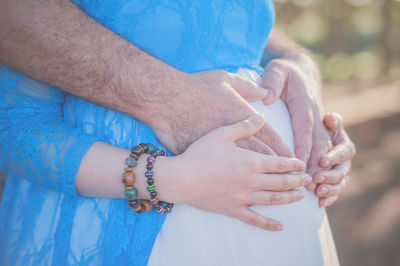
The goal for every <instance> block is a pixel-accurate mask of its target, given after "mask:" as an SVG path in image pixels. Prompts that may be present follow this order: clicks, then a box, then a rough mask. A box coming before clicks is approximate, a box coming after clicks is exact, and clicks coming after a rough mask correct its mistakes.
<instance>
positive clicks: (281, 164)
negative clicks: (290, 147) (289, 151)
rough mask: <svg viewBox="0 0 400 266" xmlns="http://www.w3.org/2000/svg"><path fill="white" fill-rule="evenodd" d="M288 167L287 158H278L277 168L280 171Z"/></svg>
mask: <svg viewBox="0 0 400 266" xmlns="http://www.w3.org/2000/svg"><path fill="white" fill-rule="evenodd" d="M288 168H289V162H288V161H287V160H284V159H280V160H279V161H278V169H279V170H280V171H284V170H286V169H288Z"/></svg>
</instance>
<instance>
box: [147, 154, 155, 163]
mask: <svg viewBox="0 0 400 266" xmlns="http://www.w3.org/2000/svg"><path fill="white" fill-rule="evenodd" d="M155 161H156V158H155V157H154V156H153V155H150V156H149V157H147V162H148V163H151V164H153V163H154V162H155Z"/></svg>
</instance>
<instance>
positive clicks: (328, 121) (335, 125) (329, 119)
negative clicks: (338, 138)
mask: <svg viewBox="0 0 400 266" xmlns="http://www.w3.org/2000/svg"><path fill="white" fill-rule="evenodd" d="M324 125H325V126H326V127H327V128H328V129H329V130H331V131H338V130H341V129H342V128H343V118H342V116H341V115H340V114H339V113H329V114H326V115H325V116H324Z"/></svg>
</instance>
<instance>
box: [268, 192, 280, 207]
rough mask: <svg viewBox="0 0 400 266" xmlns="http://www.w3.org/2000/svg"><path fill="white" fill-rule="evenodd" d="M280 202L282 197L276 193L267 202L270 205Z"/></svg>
mask: <svg viewBox="0 0 400 266" xmlns="http://www.w3.org/2000/svg"><path fill="white" fill-rule="evenodd" d="M281 201H282V196H281V195H280V194H278V193H273V194H272V195H271V196H270V198H269V202H270V204H272V205H275V204H279V203H280V202H281Z"/></svg>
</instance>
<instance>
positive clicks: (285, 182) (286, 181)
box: [279, 176, 292, 190]
mask: <svg viewBox="0 0 400 266" xmlns="http://www.w3.org/2000/svg"><path fill="white" fill-rule="evenodd" d="M291 184H292V182H291V178H290V177H289V176H283V177H282V178H281V180H280V186H279V188H280V190H287V189H289V188H290V187H291Z"/></svg>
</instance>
